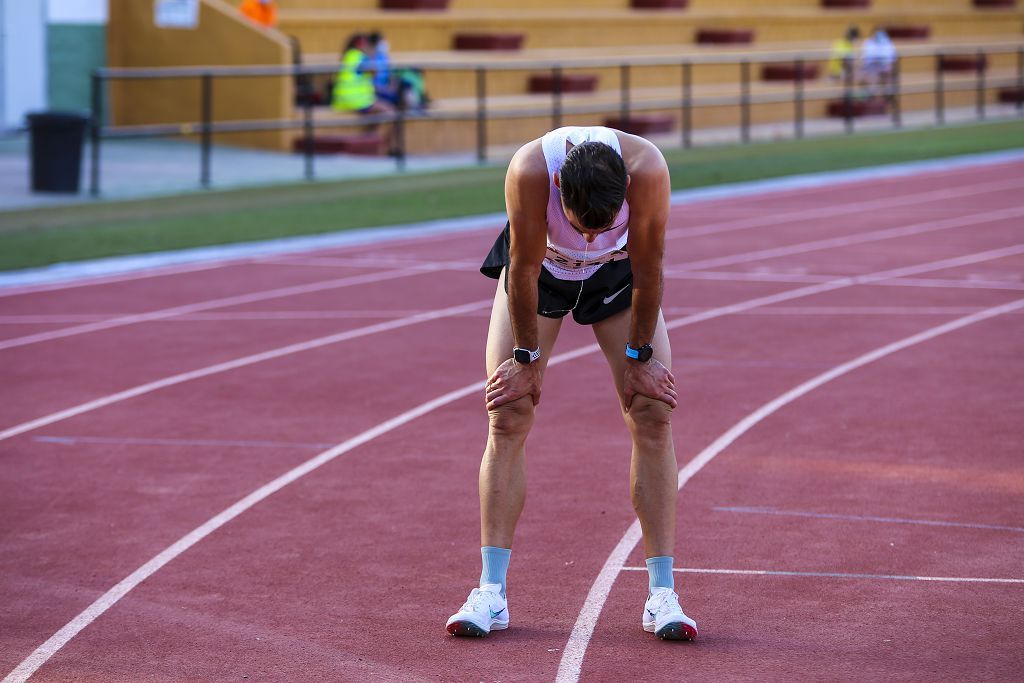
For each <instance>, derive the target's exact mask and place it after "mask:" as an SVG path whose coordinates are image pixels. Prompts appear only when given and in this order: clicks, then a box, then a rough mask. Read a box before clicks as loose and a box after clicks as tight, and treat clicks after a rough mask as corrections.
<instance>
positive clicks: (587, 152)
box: [558, 140, 626, 229]
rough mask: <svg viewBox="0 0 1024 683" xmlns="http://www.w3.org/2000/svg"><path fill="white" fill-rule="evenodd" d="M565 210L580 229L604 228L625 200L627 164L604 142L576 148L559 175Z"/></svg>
mask: <svg viewBox="0 0 1024 683" xmlns="http://www.w3.org/2000/svg"><path fill="white" fill-rule="evenodd" d="M558 179H559V187H560V190H561V193H562V202H563V203H564V204H565V208H567V209H569V210H570V211H572V212H573V213H574V214H576V217H577V218H578V219H579V221H580V226H579V227H581V228H591V229H597V228H607V227H609V226H610V225H611V222H612V221H613V220H615V216H616V215H617V214H618V213H619V209H621V208H622V202H623V201H624V200H625V199H626V164H625V163H623V161H622V157H621V156H619V153H618V152H616V151H615V150H614V149H612V148H611V147H610V146H608V145H606V144H604V143H603V142H596V141H593V140H591V141H588V142H583V143H581V144H578V145H576V146H575V147H573V148H572V149H570V150H569V153H568V154H566V155H565V162H563V163H562V168H561V170H560V171H559V172H558Z"/></svg>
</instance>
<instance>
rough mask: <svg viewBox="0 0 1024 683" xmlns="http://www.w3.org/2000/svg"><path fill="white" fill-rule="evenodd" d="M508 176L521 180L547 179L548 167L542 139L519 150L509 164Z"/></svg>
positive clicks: (533, 141)
mask: <svg viewBox="0 0 1024 683" xmlns="http://www.w3.org/2000/svg"><path fill="white" fill-rule="evenodd" d="M508 174H509V176H510V177H514V178H516V179H521V180H530V179H536V178H545V179H546V178H547V175H548V166H547V161H546V160H545V159H544V148H543V146H542V144H541V139H540V138H537V139H536V140H531V141H530V142H527V143H526V144H525V145H523V146H522V147H520V148H519V150H518V151H517V152H516V153H515V154H514V155H513V156H512V160H511V161H510V162H509V165H508Z"/></svg>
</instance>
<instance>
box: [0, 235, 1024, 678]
mask: <svg viewBox="0 0 1024 683" xmlns="http://www.w3.org/2000/svg"><path fill="white" fill-rule="evenodd" d="M996 251H999V250H996ZM985 253H992V252H985ZM962 258H971V256H965V257H962ZM974 258H976V259H978V260H981V257H980V255H974ZM948 260H949V259H946V260H943V261H939V262H938V263H939V264H940V265H939V266H938V267H940V268H944V267H946V266H945V265H944V264H945V262H946V261H948ZM930 265H932V264H920V265H917V266H908V267H907V269H915V270H919V271H921V272H924V271H927V270H928V268H929V266H930ZM902 270H906V269H902ZM888 272H891V271H888ZM879 276H881V277H888V276H887V275H885V273H884V272H883V273H876V274H870V275H866V276H863V277H862V278H860V279H862V280H865V281H869V280H870V278H871V277H879ZM834 284H835V286H826V285H818V286H814V287H802V288H800V289H795V290H792V291H790V292H783V293H781V294H775V295H772V296H767V297H758V298H756V299H750V300H748V301H745V302H740V303H737V304H732V305H730V306H723V307H721V308H717V309H712V310H709V311H704V312H701V313H698V314H695V315H689V316H686V317H683V318H678V319H676V320H672V321H670V322H668V323H666V327H668V329H670V330H673V329H678V328H680V327H685V326H687V325H693V324H696V323H699V322H702V321H705V320H711V319H713V318H718V317H722V316H726V315H731V314H733V313H736V312H739V311H743V310H747V309H750V308H755V307H757V306H763V305H767V304H770V303H775V302H776V301H781V300H786V299H793V298H798V297H802V296H811V295H813V294H817V293H820V292H823V291H828V290H830V289H835V288H838V287H850V286H853V285H854V284H857V282H855V281H853V280H852V279H849V278H846V279H843V280H838V281H837V282H836V283H834ZM489 303H490V302H489ZM1021 303H1022V304H1024V300H1022V302H1021ZM600 348H601V347H600V346H599V345H598V344H597V343H593V344H589V345H586V346H582V347H579V348H577V349H574V350H572V351H567V352H564V353H560V354H558V355H556V356H553V357H552V358H551V359H550V360H549V361H548V366H549V367H551V366H554V365H560V364H562V363H566V362H568V361H571V360H574V359H576V358H579V357H581V356H586V355H588V354H591V353H595V352H596V351H599V350H600ZM483 386H484V382H483V381H480V382H474V383H472V384H468V385H466V386H464V387H462V388H460V389H456V390H455V391H451V392H449V393H447V394H444V395H442V396H439V397H437V398H435V399H433V400H431V401H428V402H426V403H423V404H420V405H419V406H417V407H415V408H413V409H412V410H409V411H406V412H404V413H402V414H400V415H398V416H396V417H394V418H392V419H390V420H388V421H386V422H382V423H381V424H379V425H377V426H376V427H373V428H371V429H369V430H367V431H365V432H363V433H362V434H359V435H358V436H356V437H353V438H352V439H349V440H348V441H345V442H343V443H341V444H339V445H338V446H336V447H335V448H333V449H330V450H328V451H324V452H323V453H321V454H319V455H317V456H316V457H314V458H312V459H311V460H308V461H306V462H305V463H303V464H301V465H299V466H298V467H296V468H295V469H293V470H291V471H289V472H287V473H285V474H283V475H282V476H281V477H279V478H277V479H275V480H274V481H272V482H270V483H269V484H266V485H265V486H263V487H261V488H260V489H257V490H256V491H254V492H253V493H251V494H249V495H248V496H246V497H245V498H243V499H242V500H240V501H238V502H237V503H235V504H234V505H232V506H231V507H229V508H228V509H227V510H225V511H224V512H222V513H221V514H219V515H217V516H216V517H214V518H213V519H211V520H209V521H207V522H205V523H204V524H203V525H201V526H199V527H197V528H196V529H194V530H193V531H191V532H189V533H188V534H186V535H185V536H183V537H182V538H181V539H180V540H178V541H177V542H176V543H175V544H173V545H172V546H170V547H169V548H167V549H166V550H164V551H163V552H161V553H160V554H158V555H157V556H156V557H154V558H153V559H151V560H150V561H149V562H147V563H146V564H144V565H143V566H142V567H140V568H139V569H137V570H135V571H134V572H132V574H130V575H129V576H128V577H126V578H125V579H123V580H122V581H121V582H120V583H118V584H117V585H116V586H114V587H113V588H111V589H110V590H109V591H107V592H106V593H104V594H103V595H102V596H100V597H99V598H98V599H97V600H96V601H95V602H93V603H92V604H91V605H90V606H89V607H87V608H86V609H85V610H84V611H83V612H82V613H80V614H79V615H78V616H76V617H75V618H74V619H72V620H71V621H70V622H68V624H66V625H65V626H64V627H63V628H61V629H60V630H59V631H57V633H55V634H54V635H52V636H51V637H50V638H48V639H47V640H46V642H44V643H43V644H42V645H40V646H39V647H38V648H36V650H35V651H34V652H32V654H30V655H29V656H28V657H26V658H25V660H24V661H22V662H21V663H20V664H19V665H18V667H17V668H15V669H14V671H12V672H11V673H10V674H8V676H7V677H6V678H4V681H3V683H14V682H15V681H18V682H19V683H20V682H22V681H25V680H27V679H28V677H29V676H31V675H32V674H33V673H34V672H35V671H37V670H38V669H39V667H41V666H42V665H43V664H45V663H46V661H47V660H49V659H50V658H51V657H52V656H53V655H54V654H55V653H56V652H57V651H58V650H60V648H62V647H63V646H64V645H65V644H66V643H67V642H68V641H69V640H71V639H72V638H74V637H75V635H77V634H78V633H79V632H81V630H82V629H84V628H85V627H86V626H88V625H89V624H91V623H92V622H93V621H95V620H96V619H97V618H99V617H100V616H101V615H102V614H103V613H104V612H106V611H107V610H108V609H110V608H111V607H112V606H113V605H114V604H115V603H116V602H117V601H118V600H120V599H121V598H122V597H124V596H125V595H127V594H128V592H130V591H131V590H132V589H133V588H134V587H135V586H137V585H139V584H140V583H142V582H143V581H145V580H146V579H147V578H148V577H150V576H152V575H153V574H154V573H156V572H157V571H158V570H159V569H160V568H161V567H163V566H164V565H166V564H167V563H168V562H170V561H171V560H173V559H174V558H175V557H177V556H178V555H180V554H181V553H183V552H185V551H186V550H188V549H189V548H190V547H192V546H193V545H195V544H196V543H198V542H199V541H201V540H202V539H203V538H205V537H206V536H208V535H209V534H211V533H213V532H214V531H216V530H217V529H218V528H220V527H221V526H223V525H224V524H227V523H228V522H229V521H230V520H232V519H234V518H235V517H237V516H238V515H240V514H242V513H243V512H245V511H246V510H248V509H249V508H250V507H252V506H253V505H256V504H257V503H258V502H260V501H261V500H263V499H264V498H266V497H267V496H269V495H270V494H272V493H274V492H276V491H279V490H280V489H282V488H284V487H285V486H287V485H288V484H290V483H291V482H293V481H295V480H297V479H299V478H300V477H302V476H304V475H305V474H307V473H309V472H312V471H313V470H315V469H316V468H318V467H320V466H321V465H323V464H325V463H327V462H330V461H331V460H333V459H334V458H336V457H338V456H340V455H342V454H344V453H347V452H348V451H350V450H352V449H353V448H355V447H356V446H359V445H362V444H365V443H368V442H370V441H372V440H373V439H375V438H377V437H378V436H382V435H384V434H386V433H388V432H390V431H392V430H394V429H396V428H398V427H400V426H402V425H404V424H406V423H408V422H410V421H412V420H414V419H416V418H418V417H420V416H422V415H426V414H428V413H430V412H432V411H434V410H437V409H439V408H442V407H444V406H446V405H448V404H450V403H453V402H455V401H457V400H459V399H461V398H464V397H466V396H471V395H472V394H473V393H479V392H481V391H482V390H483ZM81 412H85V411H84V410H83V411H81ZM76 414H77V413H76ZM55 421H56V420H54V422H55ZM25 431H27V430H25ZM0 438H3V435H2V434H0ZM680 486H681V484H680ZM636 526H637V528H638V529H639V523H637V524H636ZM624 543H625V539H624V540H623V542H620V543H619V545H620V546H624ZM635 544H636V541H635V540H634V541H633V542H632V545H635ZM632 545H630V546H629V548H625V552H624V554H623V555H622V558H621V561H620V562H619V564H618V566H619V567H621V566H623V565H625V562H626V559H627V557H628V555H629V551H630V549H631V548H632ZM609 561H611V558H609ZM602 605H603V600H602ZM598 613H600V606H599V607H598V609H597V612H596V613H595V614H594V619H595V620H596V617H597V614H598ZM581 616H582V615H581ZM577 623H578V622H577ZM591 630H592V628H591ZM574 633H575V629H574ZM588 639H589V636H588ZM582 659H583V653H582V652H580V654H579V660H580V662H582ZM563 661H564V657H563ZM577 677H578V669H577Z"/></svg>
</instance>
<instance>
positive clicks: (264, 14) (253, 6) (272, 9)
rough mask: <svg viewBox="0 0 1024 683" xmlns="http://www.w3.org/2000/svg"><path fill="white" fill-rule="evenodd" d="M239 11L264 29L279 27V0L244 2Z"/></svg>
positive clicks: (246, 0)
mask: <svg viewBox="0 0 1024 683" xmlns="http://www.w3.org/2000/svg"><path fill="white" fill-rule="evenodd" d="M238 11H239V12H241V13H242V14H243V15H245V16H246V17H248V19H249V20H250V21H251V22H253V23H254V24H258V25H259V26H262V27H264V28H274V27H276V26H277V0H243V1H242V4H241V5H239V7H238Z"/></svg>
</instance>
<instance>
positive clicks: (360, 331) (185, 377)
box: [0, 299, 494, 441]
mask: <svg viewBox="0 0 1024 683" xmlns="http://www.w3.org/2000/svg"><path fill="white" fill-rule="evenodd" d="M492 305H494V300H493V299H481V300H479V301H473V302H470V303H468V304H461V305H459V306H451V307H449V308H441V309H438V310H436V311H428V312H426V313H418V314H416V315H412V316H409V317H407V318H400V319H398V320H389V321H387V322H382V323H377V324H375V325H367V326H366V327H360V328H357V329H354V330H347V331H345V332H339V333H338V334H332V335H328V336H326V337H319V338H317V339H311V340H310V341H305V342H300V343H298V344H289V345H288V346H282V347H279V348H276V349H271V350H270V351H263V352H261V353H255V354H252V355H249V356H243V357H242V358H236V359H235V360H230V361H226V362H224V363H217V364H216V365H208V366H206V367H205V368H199V369H198V370H191V371H189V372H182V373H180V374H177V375H171V376H170V377H165V378H163V379H160V380H157V381H155V382H148V383H147V384H140V385H138V386H135V387H132V388H131V389H126V390H124V391H119V392H117V393H116V394H109V395H107V396H104V397H102V398H98V399H95V400H93V401H88V402H86V403H80V404H79V405H77V406H73V407H71V408H67V409H65V410H61V411H59V412H56V413H51V414H49V415H45V416H43V417H40V418H37V419H35V420H30V421H29V422H23V423H21V424H18V425H15V426H13V427H10V428H8V429H5V430H4V431H2V432H0V441H3V440H4V439H9V438H11V437H12V436H17V435H18V434H24V433H25V432H29V431H32V430H33V429H38V428H40V427H45V426H46V425H51V424H53V423H54V422H60V421H61V420H66V419H68V418H69V417H74V416H76V415H81V414H82V413H87V412H89V411H91V410H96V409H97V408H103V407H105V406H109V405H111V404H114V403H120V402H121V401H125V400H127V399H129V398H135V397H136V396H142V395H143V394H148V393H150V392H153V391H156V390H158V389H164V388H166V387H170V386H174V385H175V384H181V383H182V382H188V381H191V380H193V379H199V378H200V377H208V376H210V375H215V374H217V373H220V372H226V371H228V370H234V369H235V368H241V367H245V366H247V365H254V364H256V363H262V362H263V361H266V360H272V359H274V358H281V357H283V356H289V355H291V354H293V353H301V352H302V351H309V350H310V349H318V348H320V347H323V346H328V345H330V344H337V343H338V342H343V341H347V340H349V339H355V338H357V337H365V336H367V335H370V334H376V333H378V332H386V331H388V330H394V329H397V328H399V327H408V326H409V325H415V324H417V323H422V322H427V321H428V320H437V319H438V318H448V317H451V316H456V315H462V314H463V313H468V312H470V311H475V310H477V309H481V308H486V307H489V306H492Z"/></svg>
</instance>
